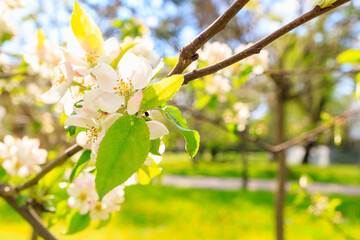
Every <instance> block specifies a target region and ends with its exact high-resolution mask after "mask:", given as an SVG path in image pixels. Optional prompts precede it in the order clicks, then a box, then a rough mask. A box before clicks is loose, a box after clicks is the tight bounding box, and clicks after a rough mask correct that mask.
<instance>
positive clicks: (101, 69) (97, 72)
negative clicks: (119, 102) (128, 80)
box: [93, 63, 118, 92]
mask: <svg viewBox="0 0 360 240" xmlns="http://www.w3.org/2000/svg"><path fill="white" fill-rule="evenodd" d="M93 74H94V76H95V78H96V81H97V83H98V84H99V87H100V88H101V89H102V90H104V91H107V92H115V91H116V90H115V89H114V88H116V87H117V86H118V84H117V80H118V75H117V74H116V72H115V70H114V69H113V68H112V67H111V66H110V65H108V64H105V63H102V64H99V65H97V66H96V67H95V68H94V70H93Z"/></svg>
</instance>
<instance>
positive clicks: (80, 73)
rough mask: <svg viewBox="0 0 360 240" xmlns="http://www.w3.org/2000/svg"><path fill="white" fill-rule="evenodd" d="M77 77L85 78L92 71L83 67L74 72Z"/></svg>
mask: <svg viewBox="0 0 360 240" xmlns="http://www.w3.org/2000/svg"><path fill="white" fill-rule="evenodd" d="M74 72H75V74H76V76H78V77H85V76H87V75H89V74H90V73H91V72H92V69H91V68H90V69H89V68H87V67H81V68H77V69H75V70H74Z"/></svg>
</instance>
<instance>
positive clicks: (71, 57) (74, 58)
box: [61, 48, 88, 67]
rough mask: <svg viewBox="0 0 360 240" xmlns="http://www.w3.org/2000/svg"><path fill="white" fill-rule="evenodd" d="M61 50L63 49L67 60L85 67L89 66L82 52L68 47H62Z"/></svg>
mask: <svg viewBox="0 0 360 240" xmlns="http://www.w3.org/2000/svg"><path fill="white" fill-rule="evenodd" d="M61 50H62V51H63V55H64V57H65V59H66V61H68V62H70V63H72V64H74V65H77V66H83V67H86V66H88V64H87V62H86V61H85V60H84V59H82V54H81V52H74V51H71V50H68V49H66V48H61Z"/></svg>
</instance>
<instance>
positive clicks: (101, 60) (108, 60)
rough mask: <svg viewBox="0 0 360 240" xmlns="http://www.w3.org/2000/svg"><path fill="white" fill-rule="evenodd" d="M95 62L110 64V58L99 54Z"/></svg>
mask: <svg viewBox="0 0 360 240" xmlns="http://www.w3.org/2000/svg"><path fill="white" fill-rule="evenodd" d="M97 62H98V64H101V63H106V64H111V62H112V59H111V57H109V56H101V57H99V58H98V61H97Z"/></svg>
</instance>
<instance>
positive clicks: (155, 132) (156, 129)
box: [146, 121, 169, 140]
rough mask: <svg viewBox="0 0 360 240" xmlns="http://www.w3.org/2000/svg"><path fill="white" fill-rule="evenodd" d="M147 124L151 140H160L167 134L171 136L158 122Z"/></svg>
mask: <svg viewBox="0 0 360 240" xmlns="http://www.w3.org/2000/svg"><path fill="white" fill-rule="evenodd" d="M146 124H147V125H148V127H149V130H150V140H154V139H157V138H160V137H162V136H164V135H166V134H169V131H168V129H167V128H166V127H165V125H164V124H162V123H161V122H158V121H148V122H146Z"/></svg>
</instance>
